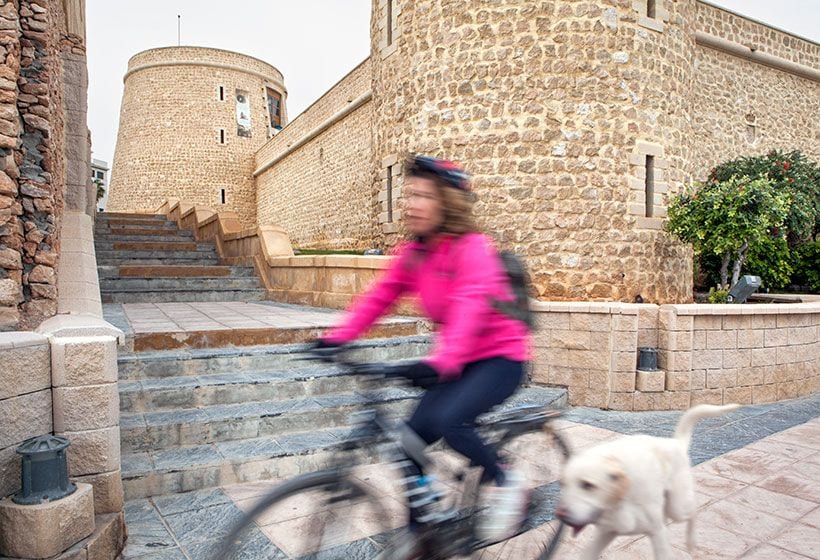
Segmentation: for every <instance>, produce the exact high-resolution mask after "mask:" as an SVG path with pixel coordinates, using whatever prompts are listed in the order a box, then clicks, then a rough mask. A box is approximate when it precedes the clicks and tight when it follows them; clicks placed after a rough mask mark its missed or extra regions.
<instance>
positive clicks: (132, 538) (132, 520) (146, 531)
mask: <svg viewBox="0 0 820 560" xmlns="http://www.w3.org/2000/svg"><path fill="white" fill-rule="evenodd" d="M125 524H126V526H127V528H128V546H127V547H126V549H125V551H124V552H123V558H124V559H125V560H131V559H132V558H142V557H143V556H145V555H148V554H157V553H160V552H164V551H166V550H168V551H170V550H172V549H174V548H176V547H177V543H176V541H175V540H174V538H173V537H172V536H171V534H170V533H169V532H168V530H167V528H166V527H165V524H164V523H163V521H162V518H161V517H160V515H159V513H158V512H157V511H156V509H154V506H153V505H152V504H151V502H150V501H148V500H135V501H131V502H128V503H126V504H125Z"/></svg>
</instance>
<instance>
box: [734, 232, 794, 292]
mask: <svg viewBox="0 0 820 560" xmlns="http://www.w3.org/2000/svg"><path fill="white" fill-rule="evenodd" d="M793 260H794V258H793V255H792V252H791V250H790V249H789V244H788V243H787V242H786V239H785V238H784V237H783V236H782V235H781V236H777V237H764V238H762V239H761V240H760V243H759V244H758V245H756V246H755V247H753V248H751V249H749V258H748V259H746V265H745V267H746V270H747V273H748V274H754V275H756V276H760V280H761V282H762V284H763V285H762V287H763V288H768V289H770V290H782V289H783V288H786V287H787V286H788V285H789V284H791V283H792V273H793V272H794V269H793V268H792V266H793Z"/></svg>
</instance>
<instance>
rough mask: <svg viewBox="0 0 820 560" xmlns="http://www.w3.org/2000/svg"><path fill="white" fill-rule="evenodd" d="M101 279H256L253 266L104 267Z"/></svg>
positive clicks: (101, 271)
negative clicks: (228, 277)
mask: <svg viewBox="0 0 820 560" xmlns="http://www.w3.org/2000/svg"><path fill="white" fill-rule="evenodd" d="M97 271H98V273H99V277H100V278H217V277H227V276H230V277H232V278H240V277H242V278H247V277H255V276H256V270H255V269H254V268H253V267H252V266H227V265H216V266H196V265H191V266H174V265H155V266H139V265H120V266H112V265H102V266H98V267H97Z"/></svg>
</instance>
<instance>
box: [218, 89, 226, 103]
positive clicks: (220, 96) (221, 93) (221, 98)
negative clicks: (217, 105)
mask: <svg viewBox="0 0 820 560" xmlns="http://www.w3.org/2000/svg"><path fill="white" fill-rule="evenodd" d="M219 100H220V101H225V87H224V86H219Z"/></svg>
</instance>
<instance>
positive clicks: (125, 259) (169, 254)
mask: <svg viewBox="0 0 820 560" xmlns="http://www.w3.org/2000/svg"><path fill="white" fill-rule="evenodd" d="M96 254H97V263H98V264H101V263H104V264H110V263H111V262H114V263H120V262H122V263H124V264H132V263H135V261H136V262H144V261H151V262H153V261H157V262H161V263H162V264H173V263H175V262H179V263H180V264H187V263H188V261H191V260H200V259H204V260H207V261H218V260H219V257H218V256H217V254H216V250H215V249H213V248H211V251H210V252H206V251H179V250H167V251H112V250H109V249H100V248H99V247H97V250H96ZM135 264H136V263H135ZM197 264H201V263H197Z"/></svg>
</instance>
